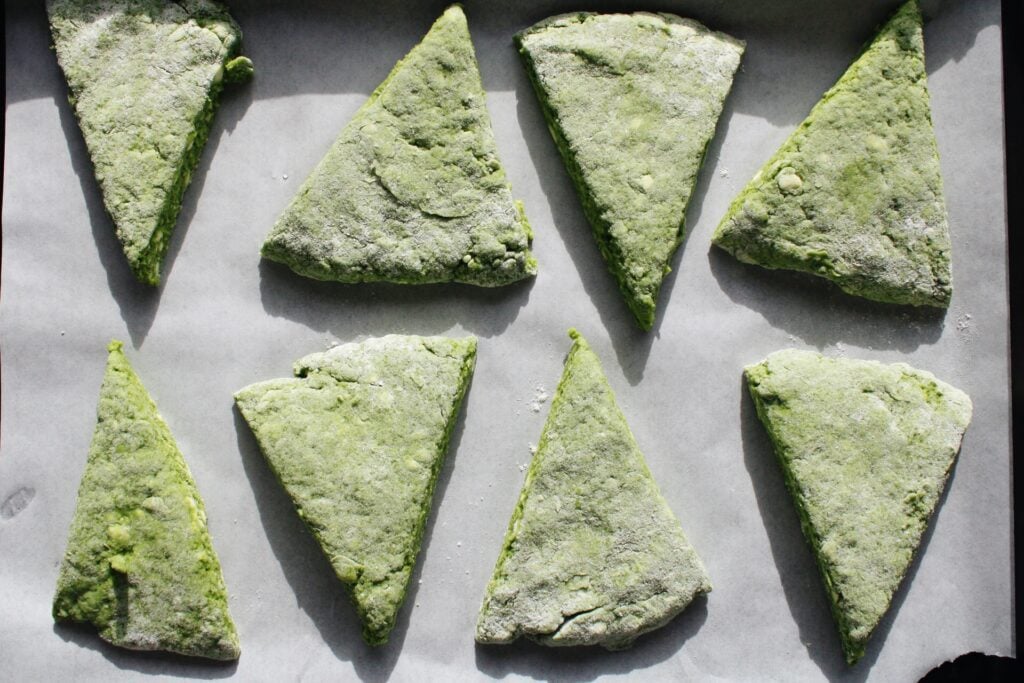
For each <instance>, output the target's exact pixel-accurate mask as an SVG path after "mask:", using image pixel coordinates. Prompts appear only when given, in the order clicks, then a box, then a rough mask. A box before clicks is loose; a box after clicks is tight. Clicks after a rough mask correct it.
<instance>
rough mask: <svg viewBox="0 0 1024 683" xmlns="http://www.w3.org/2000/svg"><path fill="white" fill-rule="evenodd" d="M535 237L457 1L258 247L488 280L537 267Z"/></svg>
mask: <svg viewBox="0 0 1024 683" xmlns="http://www.w3.org/2000/svg"><path fill="white" fill-rule="evenodd" d="M532 238H533V234H532V232H531V231H530V226H529V224H528V223H527V221H526V217H525V215H524V213H523V209H522V206H521V205H520V204H519V203H518V202H516V201H514V200H513V199H512V191H511V189H510V187H509V184H508V181H507V180H506V178H505V171H504V169H503V168H502V167H501V164H500V163H499V161H498V154H497V147H496V146H495V143H494V134H493V133H492V131H491V123H490V116H489V114H488V113H487V106H486V95H485V94H484V90H483V86H482V85H481V82H480V73H479V71H478V70H477V64H476V57H475V56H474V54H473V44H472V42H471V41H470V37H469V29H468V27H467V25H466V17H465V15H464V14H463V13H462V9H461V8H460V7H458V6H457V5H456V6H453V7H450V8H449V9H448V10H447V11H445V13H444V14H443V15H442V16H441V18H440V19H438V20H437V22H436V23H435V24H434V25H433V27H432V28H431V29H430V32H429V33H427V35H426V37H425V38H424V39H423V41H422V42H421V43H420V44H419V45H417V46H416V47H414V48H413V49H412V51H411V52H409V54H408V55H406V56H405V58H404V59H402V60H401V61H399V62H398V64H397V65H396V66H395V68H394V69H393V70H392V72H391V74H390V75H389V76H388V77H387V79H386V80H385V81H384V82H383V83H382V84H381V85H380V86H379V87H378V88H377V89H376V90H375V91H374V92H373V94H372V95H370V99H369V100H368V101H367V102H366V103H365V104H364V105H363V107H362V108H360V110H359V111H358V112H357V113H356V115H355V116H354V117H353V119H352V120H351V121H350V122H349V124H348V125H347V126H345V128H344V129H343V130H342V131H341V134H340V135H339V136H338V139H337V140H336V141H335V142H334V145H333V146H332V147H331V149H330V150H329V151H328V152H327V155H326V156H325V157H324V158H323V160H321V162H320V164H319V165H318V166H317V167H316V169H314V170H313V172H312V173H311V174H310V176H309V178H307V179H306V182H305V183H303V185H302V187H301V188H300V189H299V192H298V194H297V195H296V196H295V198H294V199H293V200H292V203H291V204H290V205H289V206H288V208H287V209H286V210H285V212H284V214H283V215H282V216H281V217H280V218H279V219H278V221H277V224H276V225H275V226H274V228H273V230H272V231H271V233H270V235H269V236H268V237H267V240H266V242H265V243H264V244H263V250H262V254H263V257H264V258H267V259H270V260H273V261H279V262H281V263H283V264H285V265H287V266H289V267H290V268H291V269H292V270H294V271H295V272H297V273H299V274H301V275H305V276H307V277H311V278H316V279H318V280H337V281H340V282H370V281H388V282H398V283H406V284H421V283H429V282H451V281H455V282H465V283H469V284H474V285H481V286H485V287H492V286H498V285H505V284H509V283H511V282H515V281H517V280H521V279H523V278H526V277H529V276H532V275H534V274H535V273H536V269H537V268H536V261H535V260H534V258H533V255H532V254H531V253H530V243H531V240H532Z"/></svg>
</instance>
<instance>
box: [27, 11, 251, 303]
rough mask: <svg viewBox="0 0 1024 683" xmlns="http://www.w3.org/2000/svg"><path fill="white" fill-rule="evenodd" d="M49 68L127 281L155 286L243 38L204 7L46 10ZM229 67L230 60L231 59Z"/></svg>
mask: <svg viewBox="0 0 1024 683" xmlns="http://www.w3.org/2000/svg"><path fill="white" fill-rule="evenodd" d="M46 7H47V11H48V12H49V17H50V30H51V32H52V35H53V44H54V47H55V49H56V51H57V60H58V62H59V63H60V66H61V69H63V71H64V76H65V78H66V79H67V82H68V88H69V90H70V95H69V99H70V101H71V103H72V105H73V106H74V110H75V115H76V116H77V118H78V124H79V127H80V128H81V130H82V135H83V136H84V138H85V144H86V147H87V148H88V150H89V156H90V157H91V158H92V163H93V168H94V170H95V173H96V179H97V181H98V182H99V185H100V190H101V192H102V194H103V203H104V206H106V209H107V213H108V214H109V215H110V218H111V219H112V220H113V222H114V227H115V229H116V231H117V237H118V239H119V240H120V241H121V245H122V247H123V248H124V253H125V256H126V257H127V258H128V265H129V266H130V267H131V270H132V273H134V274H135V277H136V278H138V280H139V281H140V282H143V283H145V284H149V285H157V284H159V283H160V269H161V265H162V263H163V258H164V255H165V254H166V253H167V246H168V242H169V240H170V235H171V231H172V230H173V228H174V224H175V222H176V221H177V218H178V212H179V210H180V209H181V197H182V195H183V194H184V192H185V188H186V187H188V184H189V181H190V180H191V178H192V171H193V169H194V168H195V166H196V164H197V163H198V161H199V157H200V155H201V154H202V151H203V146H204V145H205V144H206V138H207V135H208V133H209V129H210V123H211V122H212V120H213V115H214V113H215V111H216V109H217V102H218V99H219V94H220V91H221V87H222V84H223V81H224V80H225V78H226V79H227V80H239V79H240V78H242V77H244V76H245V75H246V74H251V73H252V63H251V62H250V61H249V60H248V59H246V58H244V57H243V58H234V57H235V55H236V53H237V51H238V49H239V46H240V43H241V38H242V34H241V31H240V30H239V28H238V26H237V24H235V22H234V20H233V19H232V18H231V17H230V15H229V14H228V12H227V10H226V9H225V8H224V7H223V6H222V5H221V4H219V3H217V2H212V1H211V0H181V1H180V2H170V1H168V0H47V2H46ZM233 58H234V59H233Z"/></svg>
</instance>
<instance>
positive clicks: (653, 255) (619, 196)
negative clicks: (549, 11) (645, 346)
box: [515, 12, 744, 330]
mask: <svg viewBox="0 0 1024 683" xmlns="http://www.w3.org/2000/svg"><path fill="white" fill-rule="evenodd" d="M515 42H516V45H517V46H518V48H519V53H520V54H521V55H522V57H523V61H524V62H525V64H526V68H527V71H528V72H529V75H530V80H531V81H532V82H533V85H534V88H535V90H536V92H537V96H538V97H539V99H540V102H541V107H542V108H543V111H544V117H545V119H547V122H548V128H549V129H550V130H551V134H552V136H553V137H554V139H555V143H556V145H557V146H558V151H559V152H560V153H561V155H562V159H563V161H564V162H565V166H566V168H567V169H568V171H569V176H570V178H571V179H572V181H573V184H574V185H575V187H576V191H577V193H578V194H579V197H580V201H581V202H582V204H583V210H584V213H585V214H586V216H587V220H588V221H589V222H590V224H591V226H592V228H593V231H594V236H595V238H596V239H597V244H598V247H599V248H600V250H601V254H602V255H603V256H604V259H605V261H606V263H607V264H608V268H609V269H610V270H611V272H612V275H613V276H614V277H615V279H616V281H617V282H618V285H619V289H621V290H622V295H623V296H624V297H625V299H626V303H627V305H628V306H629V310H630V311H632V313H633V315H634V316H635V317H636V321H637V323H638V324H639V325H640V327H641V328H643V329H645V330H649V329H650V328H651V326H652V325H653V324H654V316H655V308H656V306H657V299H658V291H659V289H660V288H661V283H662V280H663V279H664V278H665V275H667V274H668V272H669V270H670V269H671V267H670V264H671V260H672V255H673V254H674V253H675V251H676V248H677V247H678V246H679V244H680V242H681V241H682V238H683V227H684V218H685V215H686V206H687V204H688V203H689V201H690V196H691V194H692V193H693V188H694V186H695V184H696V182H697V173H698V171H699V170H700V166H701V163H702V162H703V160H704V153H705V151H706V150H707V146H708V143H709V141H710V140H711V137H712V136H713V135H714V133H715V125H716V124H717V122H718V117H719V115H720V114H721V112H722V105H723V103H724V101H725V98H726V96H727V95H728V94H729V89H730V88H731V87H732V80H733V75H734V74H735V72H736V69H737V67H738V66H739V63H740V57H741V56H742V54H743V48H744V43H743V41H740V40H736V39H735V38H732V37H730V36H727V35H725V34H724V33H716V32H714V31H709V30H708V29H707V28H705V27H704V26H702V25H701V24H699V23H697V22H696V21H692V20H689V19H682V18H680V17H677V16H674V15H671V14H650V13H647V12H638V13H636V14H593V13H576V14H565V15H560V16H556V17H552V18H549V19H546V20H544V21H542V22H540V23H538V24H536V25H535V26H532V27H530V28H528V29H526V30H525V31H523V32H522V33H519V34H518V35H516V37H515Z"/></svg>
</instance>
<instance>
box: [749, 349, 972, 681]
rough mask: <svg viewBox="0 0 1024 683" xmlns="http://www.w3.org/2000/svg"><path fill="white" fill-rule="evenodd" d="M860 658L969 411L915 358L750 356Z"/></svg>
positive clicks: (758, 392)
mask: <svg viewBox="0 0 1024 683" xmlns="http://www.w3.org/2000/svg"><path fill="white" fill-rule="evenodd" d="M746 378H747V384H748V386H749V389H750V394H751V396H752V397H753V399H754V405H755V406H756V407H757V414H758V417H760V419H761V422H762V423H764V426H765V428H766V429H767V430H768V435H769V436H770V437H771V440H772V443H773V445H774V446H775V452H776V454H777V455H778V458H779V462H780V464H781V465H782V470H783V473H784V475H785V479H786V485H787V487H788V488H789V491H790V493H791V494H792V496H793V501H794V503H795V504H796V508H797V512H798V513H799V516H800V523H801V526H802V527H803V532H804V536H805V537H806V538H807V542H808V544H810V546H811V550H812V551H813V552H814V555H815V557H816V559H817V563H818V569H819V570H820V572H821V576H822V579H823V580H824V583H825V590H826V592H827V593H828V598H829V601H830V603H831V607H832V615H833V616H834V617H835V621H836V625H837V626H838V627H839V635H840V638H841V641H842V646H843V653H844V654H845V656H846V660H847V662H849V663H850V664H853V663H854V662H856V661H857V660H858V659H860V658H861V657H862V656H863V655H864V648H865V645H866V643H867V641H868V639H869V638H870V637H871V634H872V632H873V631H874V630H875V627H876V626H877V625H878V623H879V621H880V620H881V619H882V617H883V616H884V615H885V613H886V611H888V609H889V605H890V604H891V602H892V598H893V594H894V593H895V592H896V590H897V588H899V585H900V583H901V582H902V580H903V577H904V575H905V574H906V572H907V568H908V567H909V566H910V563H911V561H912V560H913V558H914V554H915V553H916V551H917V548H918V545H919V544H920V542H921V536H922V534H924V531H925V529H926V528H927V526H928V520H929V519H930V518H931V516H932V514H933V513H934V511H935V507H936V505H937V504H938V501H939V498H940V497H941V495H942V491H943V489H944V488H945V485H946V479H947V477H948V476H949V473H950V470H951V469H952V467H953V463H954V461H955V459H956V456H957V453H958V452H959V450H960V441H961V439H962V437H963V434H964V430H966V429H967V424H968V423H969V422H970V419H971V400H970V399H969V398H968V397H967V395H966V394H965V393H963V392H962V391H960V390H959V389H956V388H954V387H952V386H950V385H948V384H946V383H945V382H942V381H940V380H938V379H936V378H935V377H934V376H933V375H932V374H931V373H928V372H924V371H921V370H915V369H914V368H912V367H910V366H909V365H905V364H903V363H895V364H892V365H883V364H881V363H877V362H874V361H863V360H854V359H847V358H827V357H824V356H822V355H820V354H818V353H813V352H808V351H798V350H795V349H788V350H784V351H778V352H776V353H773V354H772V355H770V356H768V358H767V359H766V360H764V361H762V362H761V363H758V364H756V365H751V366H750V367H748V368H746Z"/></svg>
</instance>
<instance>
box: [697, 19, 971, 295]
mask: <svg viewBox="0 0 1024 683" xmlns="http://www.w3.org/2000/svg"><path fill="white" fill-rule="evenodd" d="M713 241H714V243H715V244H717V245H718V246H719V247H721V248H723V249H725V250H726V251H728V252H730V253H732V254H733V255H735V256H736V258H738V259H739V260H740V261H744V262H747V263H754V264H758V265H761V266H764V267H766V268H785V269H790V270H798V271H803V272H806V273H811V274H813V275H818V276H821V277H824V278H827V279H829V280H831V281H833V282H834V283H836V284H837V285H838V286H839V287H840V288H842V290H843V291H845V292H847V293H849V294H854V295H857V296H861V297H865V298H868V299H873V300H875V301H884V302H890V303H896V304H911V305H915V306H934V307H939V308H945V307H947V306H948V305H949V300H950V296H951V294H952V281H951V277H952V276H951V267H950V249H951V247H950V238H949V226H948V224H947V219H946V206H945V201H944V199H943V193H942V177H941V175H940V169H939V156H938V149H937V147H936V144H935V134H934V131H933V130H932V121H931V106H930V104H929V98H928V88H927V81H926V74H925V63H924V39H923V35H922V31H921V13H920V10H919V9H918V6H917V2H916V0H910V1H909V2H907V3H906V4H905V5H903V6H902V7H901V8H900V9H899V11H897V12H896V14H895V15H894V16H893V17H892V18H891V19H890V20H889V22H888V23H886V24H885V26H884V27H882V29H881V31H879V33H878V35H877V37H876V38H875V39H874V41H873V42H871V44H870V45H868V46H867V47H866V48H865V50H864V52H863V53H862V54H861V56H860V57H858V58H857V60H856V61H855V62H854V63H853V64H852V65H851V66H850V68H849V69H848V70H847V71H846V73H845V74H843V76H842V77H841V78H840V79H839V81H838V82H837V83H836V84H835V85H834V86H833V87H832V89H831V90H829V91H828V92H826V93H825V95H824V97H822V99H821V101H820V102H819V103H818V104H817V105H815V107H814V109H812V110H811V113H810V114H809V115H808V117H807V118H806V119H805V120H804V122H803V123H801V124H800V126H799V128H797V129H796V131H794V132H793V134H792V135H791V136H790V137H789V139H788V140H786V142H785V143H783V145H782V147H780V148H779V150H778V151H777V152H776V153H775V155H774V156H772V158H771V159H769V160H768V162H767V163H766V164H765V165H764V167H763V168H762V169H761V170H760V171H758V173H757V175H755V176H754V179H753V180H751V181H750V183H749V184H748V185H747V187H746V188H745V189H744V190H743V191H742V192H741V193H740V194H739V195H738V196H737V197H736V199H735V200H733V202H732V205H731V206H730V207H729V210H728V212H727V213H726V215H725V217H724V218H723V219H722V222H721V224H720V225H719V226H718V229H717V230H716V232H715V234H714V237H713Z"/></svg>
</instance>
